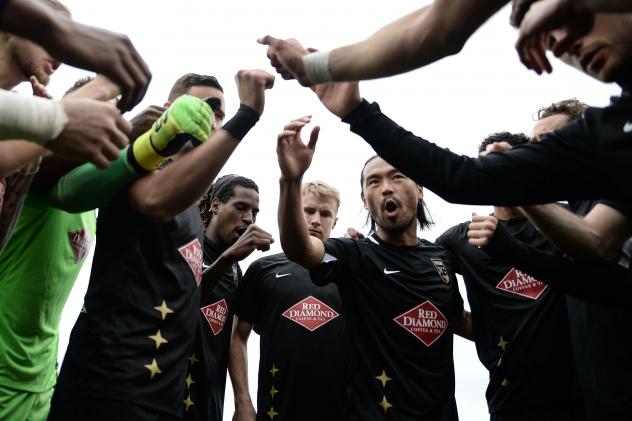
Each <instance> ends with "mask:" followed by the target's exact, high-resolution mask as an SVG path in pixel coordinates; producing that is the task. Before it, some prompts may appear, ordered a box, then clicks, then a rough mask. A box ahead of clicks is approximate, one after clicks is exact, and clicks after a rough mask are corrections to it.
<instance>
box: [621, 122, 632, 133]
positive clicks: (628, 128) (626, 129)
mask: <svg viewBox="0 0 632 421" xmlns="http://www.w3.org/2000/svg"><path fill="white" fill-rule="evenodd" d="M630 132H632V121H626V122H625V124H624V125H623V133H630Z"/></svg>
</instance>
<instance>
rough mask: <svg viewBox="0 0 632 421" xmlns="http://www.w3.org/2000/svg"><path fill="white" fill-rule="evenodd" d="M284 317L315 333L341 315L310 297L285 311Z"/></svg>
mask: <svg viewBox="0 0 632 421" xmlns="http://www.w3.org/2000/svg"><path fill="white" fill-rule="evenodd" d="M283 316H285V317H287V318H288V319H290V320H292V321H293V322H295V323H298V324H299V325H301V326H303V327H304V328H305V329H307V330H309V331H310V332H313V331H315V330H316V329H318V328H320V327H322V326H323V325H325V324H327V323H329V322H330V321H332V320H333V319H335V318H336V317H338V316H339V314H338V313H337V312H336V311H335V310H334V309H332V308H331V307H329V306H328V305H327V304H325V303H323V302H322V301H320V300H318V299H316V298H314V297H312V296H311V295H310V296H309V297H307V298H305V299H303V300H301V301H299V302H298V303H296V304H294V305H293V306H292V307H290V308H288V309H287V310H285V312H284V313H283Z"/></svg>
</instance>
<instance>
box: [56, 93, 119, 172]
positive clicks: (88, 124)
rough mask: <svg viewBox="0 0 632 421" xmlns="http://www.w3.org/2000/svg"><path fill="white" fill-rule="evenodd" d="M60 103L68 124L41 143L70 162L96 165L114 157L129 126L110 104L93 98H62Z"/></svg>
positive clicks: (104, 165)
mask: <svg viewBox="0 0 632 421" xmlns="http://www.w3.org/2000/svg"><path fill="white" fill-rule="evenodd" d="M61 104H62V105H63V107H64V110H65V111H66V115H67V116H68V123H66V126H64V129H63V130H62V132H61V134H60V135H59V136H58V137H57V138H56V139H53V140H51V141H50V142H48V143H47V144H46V145H45V146H46V147H47V148H48V149H50V150H51V151H53V152H55V153H56V154H57V155H59V156H61V157H62V158H65V159H68V160H70V161H78V162H84V161H90V162H92V163H93V164H94V165H96V166H97V167H99V168H105V167H107V166H108V163H109V161H113V160H116V159H118V157H119V149H121V148H123V147H124V146H125V145H127V143H128V140H127V134H128V133H129V132H130V130H131V125H130V124H129V123H128V122H127V121H125V120H124V119H123V117H121V114H120V113H119V112H118V110H117V109H116V108H115V107H114V106H113V105H112V104H108V103H104V102H100V101H96V100H93V99H83V98H80V99H77V98H64V99H62V101H61Z"/></svg>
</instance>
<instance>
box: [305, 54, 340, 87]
mask: <svg viewBox="0 0 632 421" xmlns="http://www.w3.org/2000/svg"><path fill="white" fill-rule="evenodd" d="M329 54H330V52H329V51H317V52H315V53H310V54H307V55H305V56H303V67H305V74H306V75H307V79H309V81H310V82H311V83H312V84H314V85H318V84H319V83H329V82H333V81H334V78H333V77H332V76H331V72H330V71H329Z"/></svg>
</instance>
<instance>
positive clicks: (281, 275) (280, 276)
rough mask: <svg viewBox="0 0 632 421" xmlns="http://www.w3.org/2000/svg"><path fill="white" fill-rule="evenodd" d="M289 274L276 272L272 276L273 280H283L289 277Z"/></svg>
mask: <svg viewBox="0 0 632 421" xmlns="http://www.w3.org/2000/svg"><path fill="white" fill-rule="evenodd" d="M290 275H291V273H279V272H277V274H276V275H274V277H275V278H283V277H284V276H290Z"/></svg>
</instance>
